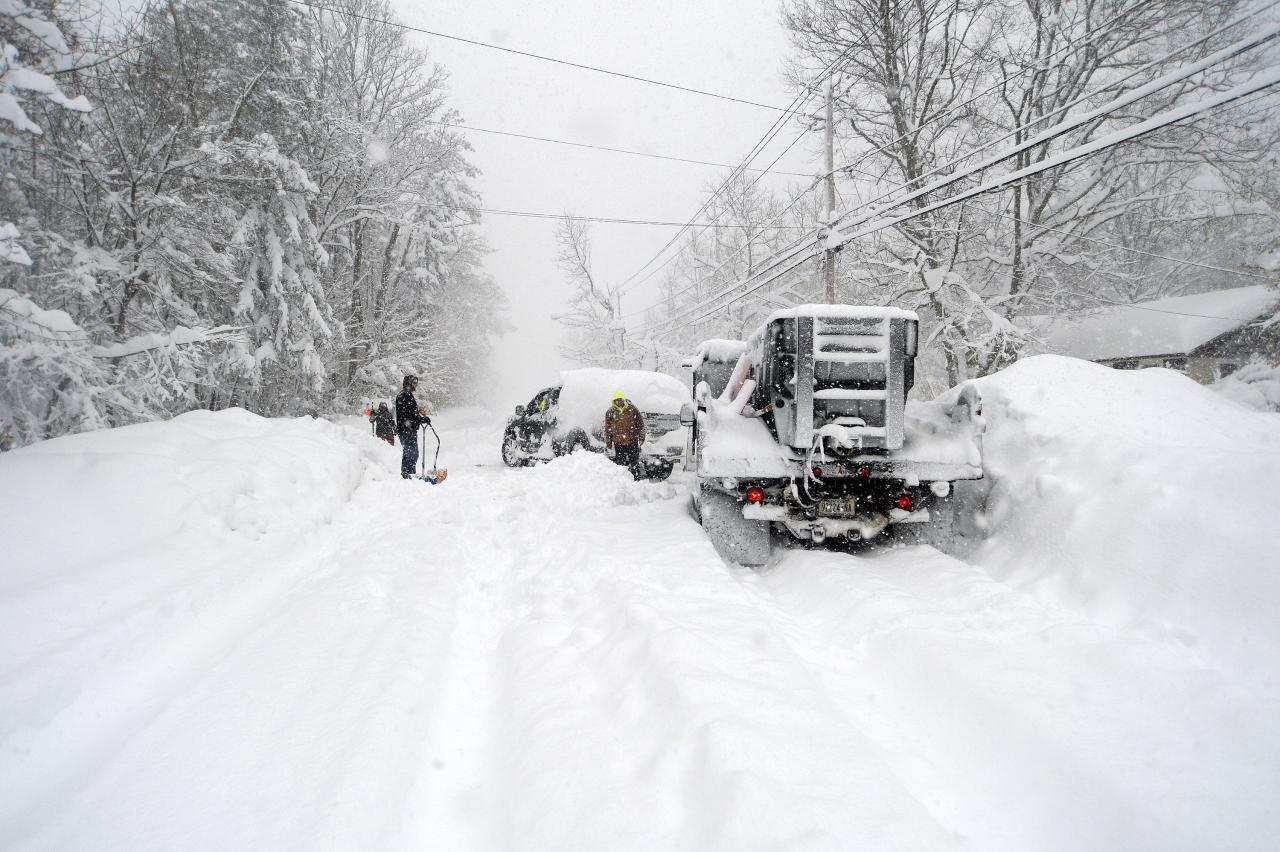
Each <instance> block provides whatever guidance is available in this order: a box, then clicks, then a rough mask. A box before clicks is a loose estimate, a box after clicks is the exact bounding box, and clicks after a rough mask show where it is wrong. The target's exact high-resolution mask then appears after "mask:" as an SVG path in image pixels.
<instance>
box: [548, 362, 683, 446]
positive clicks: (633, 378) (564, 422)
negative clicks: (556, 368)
mask: <svg viewBox="0 0 1280 852" xmlns="http://www.w3.org/2000/svg"><path fill="white" fill-rule="evenodd" d="M560 383H561V386H560V401H559V403H558V405H557V407H558V410H559V413H558V416H557V419H558V421H559V423H560V427H561V428H565V427H575V426H576V427H579V428H582V429H586V430H588V431H592V430H593V429H594V430H596V431H598V430H599V427H600V424H601V423H602V422H603V420H604V414H605V411H606V410H608V408H609V405H610V403H611V402H612V401H613V394H614V393H615V392H616V391H622V392H623V393H624V394H626V396H627V399H629V400H631V401H632V402H633V403H635V405H636V407H637V408H639V409H640V410H641V411H642V412H644V413H645V414H676V415H678V414H679V413H680V406H682V405H684V404H685V403H686V402H691V401H692V397H691V396H690V393H689V389H688V388H687V387H685V385H684V382H682V381H680V380H679V379H677V378H674V377H672V376H668V375H667V374H665V373H651V372H647V371H645V370H605V369H601V368H598V367H589V368H585V369H581V370H565V371H564V372H562V373H561V374H560Z"/></svg>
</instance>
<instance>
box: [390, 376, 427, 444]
mask: <svg viewBox="0 0 1280 852" xmlns="http://www.w3.org/2000/svg"><path fill="white" fill-rule="evenodd" d="M412 378H413V377H412V376H405V379H404V390H402V391H400V395H399V396H397V397H396V432H397V433H399V434H401V435H403V434H405V433H406V432H417V431H418V427H419V426H421V425H423V424H424V423H430V422H431V419H430V418H429V417H425V416H423V415H421V414H419V413H418V407H419V406H418V401H417V400H416V399H414V398H413V391H411V390H409V384H410V380H411V379H412Z"/></svg>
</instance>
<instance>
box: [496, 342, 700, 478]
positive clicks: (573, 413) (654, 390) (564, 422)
mask: <svg viewBox="0 0 1280 852" xmlns="http://www.w3.org/2000/svg"><path fill="white" fill-rule="evenodd" d="M619 390H620V391H622V392H623V393H624V394H626V396H627V398H628V399H630V400H631V401H632V402H633V403H635V406H636V408H638V409H640V413H641V415H643V417H644V427H645V428H644V431H645V442H644V444H643V445H642V446H641V448H640V462H641V464H642V465H643V466H644V469H645V473H646V475H647V476H648V477H649V478H650V479H666V478H667V477H669V476H670V475H671V471H672V469H673V468H674V467H675V465H676V464H678V463H679V461H680V459H681V456H682V455H683V452H684V447H685V444H686V440H685V429H683V428H682V427H681V424H680V412H681V410H682V408H683V406H685V405H687V404H688V403H689V400H690V396H689V389H688V388H687V387H686V386H685V385H684V384H683V383H682V382H681V381H680V380H679V379H677V378H675V377H674V376H668V375H664V374H662V373H654V372H649V371H646V370H604V369H599V368H595V367H588V368H584V369H580V370H565V371H564V372H562V373H561V374H560V384H558V385H554V386H552V387H549V388H544V389H542V390H540V391H539V392H538V393H536V394H534V396H533V399H531V400H530V401H529V404H528V405H517V406H516V410H515V416H514V417H511V418H509V419H508V420H507V426H506V429H505V430H504V431H503V435H502V460H503V462H504V463H506V464H507V465H508V466H510V467H522V466H524V465H531V464H537V463H538V462H542V461H550V460H551V459H552V458H554V457H556V456H562V455H567V454H568V453H572V452H574V451H576V450H580V449H583V450H591V451H593V452H598V453H603V452H604V451H605V445H604V436H603V430H604V415H605V412H606V411H608V409H609V405H610V404H611V403H612V402H613V394H614V392H615V391H619Z"/></svg>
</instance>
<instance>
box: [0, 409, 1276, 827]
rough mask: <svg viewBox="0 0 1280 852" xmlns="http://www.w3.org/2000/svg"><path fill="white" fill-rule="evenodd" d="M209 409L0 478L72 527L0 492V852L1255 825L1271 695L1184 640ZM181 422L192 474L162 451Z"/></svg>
mask: <svg viewBox="0 0 1280 852" xmlns="http://www.w3.org/2000/svg"><path fill="white" fill-rule="evenodd" d="M233 414H234V413H225V414H222V415H207V414H200V415H190V416H188V418H180V419H179V420H178V421H175V422H174V424H154V425H150V426H146V427H136V428H135V431H134V432H133V434H135V435H137V436H139V437H138V438H136V439H135V442H134V444H132V445H129V446H126V447H123V448H122V446H121V443H120V441H117V443H116V444H115V445H114V446H113V447H112V451H113V452H115V453H117V454H118V453H120V452H122V449H123V451H125V452H126V453H127V455H128V459H127V461H125V462H120V466H119V469H115V468H113V467H112V464H113V462H111V461H110V460H109V454H103V455H101V457H100V458H99V459H98V460H97V461H96V462H87V461H85V459H84V457H82V456H80V455H78V454H77V453H76V452H75V450H76V447H75V445H74V444H68V443H66V442H67V441H76V440H80V441H83V442H85V443H84V444H83V446H84V447H89V446H94V447H101V446H102V445H100V444H92V445H91V444H90V443H89V442H90V441H94V440H101V438H100V437H95V436H81V437H80V438H78V439H76V438H73V439H64V441H63V447H64V448H65V450H64V451H63V452H60V453H59V452H48V453H45V454H44V455H42V456H31V457H30V458H31V459H32V461H31V462H30V469H29V470H28V469H26V468H24V467H20V466H18V465H13V466H10V467H7V468H5V473H6V474H7V477H8V478H7V482H8V483H9V484H10V485H14V484H18V483H21V484H23V487H24V488H25V489H26V493H27V499H28V501H29V502H31V501H33V502H34V503H36V504H39V503H40V501H42V500H65V502H66V504H67V508H68V511H72V512H75V513H76V514H75V515H73V516H71V517H65V518H64V520H65V521H66V523H65V524H62V525H54V524H51V523H49V524H45V525H44V526H41V523H40V520H39V519H41V518H46V519H47V518H48V517H49V516H50V511H51V508H52V507H51V506H49V505H43V506H39V505H38V506H37V507H36V508H27V509H24V508H22V506H23V505H29V503H28V504H23V503H21V502H20V501H14V500H10V501H8V502H7V503H6V504H5V511H6V522H5V524H6V525H5V528H4V534H5V536H6V540H20V541H21V542H22V543H21V544H20V546H19V547H18V548H17V549H16V551H14V553H15V556H17V557H18V558H20V559H22V560H23V563H22V564H23V566H24V567H23V568H20V569H16V570H7V571H6V572H5V574H4V575H3V585H0V618H3V619H4V622H5V624H6V629H5V635H4V637H3V639H2V640H0V847H3V848H6V849H13V848H74V849H115V848H120V849H126V848H127V849H143V848H147V849H158V848H182V849H195V848H199V849H205V848H207V849H249V848H255V849H289V848H299V849H314V848H326V849H327V848H333V849H375V848H378V849H380V848H405V849H422V848H432V849H511V848H519V849H602V848H611V849H612V848H626V849H641V848H643V849H653V848H687V849H710V848H724V849H743V848H788V849H790V848H805V849H810V848H830V849H848V848H852V847H858V848H869V849H901V848H911V849H937V848H952V847H955V848H972V849H984V850H986V849H1010V850H1013V849H1017V850H1025V849H1041V850H1043V849H1082V848H1087V849H1112V848H1114V849H1133V848H1159V849H1177V848H1186V849H1202V848H1206V847H1216V848H1265V847H1267V846H1269V845H1270V844H1271V843H1273V842H1274V837H1275V836H1276V829H1277V828H1280V816H1278V814H1277V804H1276V803H1277V802H1280V773H1278V772H1277V768H1278V767H1280V758H1278V755H1280V732H1278V731H1277V729H1276V725H1275V721H1274V720H1275V718H1276V708H1277V699H1276V695H1275V694H1274V693H1271V692H1268V691H1266V689H1265V688H1264V687H1263V686H1256V685H1251V681H1248V680H1246V679H1244V678H1241V677H1234V676H1231V675H1228V674H1226V673H1224V672H1223V671H1222V670H1221V669H1219V668H1215V667H1214V666H1212V665H1210V664H1209V663H1208V662H1207V661H1206V660H1205V659H1203V658H1202V657H1201V656H1200V654H1199V652H1198V651H1197V650H1196V649H1195V648H1194V647H1190V646H1188V644H1187V643H1184V642H1177V641H1171V640H1164V639H1162V638H1161V637H1159V636H1153V635H1151V634H1150V633H1149V632H1137V631H1134V630H1127V629H1123V628H1120V627H1117V626H1115V625H1114V624H1108V623H1103V622H1101V621H1098V620H1095V619H1092V618H1090V617H1089V615H1088V614H1087V613H1086V612H1085V611H1083V610H1079V609H1067V608H1063V607H1061V606H1058V605H1055V604H1054V603H1052V602H1051V601H1049V600H1047V599H1043V598H1040V597H1036V596H1033V595H1032V594H1030V593H1028V592H1026V591H1020V590H1018V589H1017V588H1015V587H1013V586H1011V585H1007V584H1004V583H1001V582H999V581H998V580H997V579H995V578H994V577H993V575H992V574H991V573H990V572H988V571H985V570H984V569H983V568H982V567H980V566H975V565H969V564H965V563H963V562H960V561H958V560H956V559H952V558H950V557H948V556H945V555H943V554H941V553H938V552H937V551H934V550H931V549H928V548H923V547H913V548H903V549H897V550H882V551H872V552H869V553H866V554H861V555H852V554H847V553H837V552H829V551H802V550H792V551H788V552H786V553H785V554H783V555H782V557H781V558H780V559H779V560H778V562H777V563H776V564H775V565H773V566H771V567H770V568H768V569H766V570H763V571H759V572H752V571H745V570H742V569H737V568H732V567H729V566H726V565H725V564H724V563H722V562H721V561H720V560H719V559H718V558H717V557H716V555H715V553H714V551H713V550H712V548H711V546H710V545H709V544H708V542H707V541H706V539H705V537H704V536H703V535H702V532H701V529H700V528H699V527H698V525H697V524H696V522H695V521H693V520H692V519H691V518H690V516H689V514H688V512H687V508H686V504H687V498H686V497H685V491H684V488H683V486H682V484H681V483H680V482H679V481H673V482H670V483H662V484H652V483H640V484H636V483H631V482H630V481H629V478H628V477H627V476H626V475H625V473H624V472H623V471H621V470H619V469H617V468H614V467H613V466H612V465H610V464H608V462H607V461H605V460H604V459H602V458H600V457H598V456H593V455H590V454H579V455H575V456H573V457H571V458H568V459H563V460H560V461H557V462H555V463H553V464H551V465H546V466H542V467H538V468H531V469H522V470H508V469H506V468H503V467H502V466H501V464H500V462H499V461H498V440H497V437H498V435H499V434H500V433H499V430H498V427H497V425H495V424H494V423H493V422H492V421H491V420H488V419H486V418H482V417H481V416H479V415H478V414H476V413H471V414H467V413H464V412H459V413H458V416H457V417H454V418H449V417H447V416H442V417H441V418H439V425H445V424H446V423H447V424H448V425H447V426H446V428H445V429H444V430H443V435H444V439H445V449H446V452H445V457H444V458H442V462H443V461H447V462H448V465H449V466H450V468H451V474H450V478H449V480H448V481H447V483H445V484H443V485H441V486H438V487H430V486H426V485H424V484H421V483H406V482H402V481H400V480H399V479H398V478H397V477H396V476H395V475H394V473H393V471H394V468H395V466H396V452H395V451H394V450H392V449H391V448H389V447H386V446H385V445H379V444H377V443H376V442H374V441H373V439H372V438H368V437H366V436H364V435H362V434H356V432H355V430H354V429H351V428H348V427H334V426H327V425H325V424H310V421H294V422H292V423H286V425H285V426H284V427H280V426H278V425H277V424H276V423H274V422H272V421H261V420H258V419H256V418H251V417H250V416H249V415H239V416H238V418H235V429H233V430H231V432H232V433H234V434H231V433H229V432H228V431H227V429H226V428H224V426H223V425H220V424H225V422H227V420H226V418H232V415H233ZM192 418H196V419H192ZM218 418H223V420H222V421H219V420H218ZM450 421H452V422H450ZM184 422H187V423H188V426H187V428H188V429H191V430H193V431H194V432H198V433H199V439H200V446H204V447H206V448H207V452H208V458H201V457H199V454H198V453H195V452H194V451H193V450H192V449H191V446H189V445H186V444H182V445H181V446H177V445H175V446H176V448H175V449H174V450H173V453H174V456H173V458H171V459H167V460H166V459H164V458H162V456H163V455H164V452H163V451H162V449H163V448H160V449H157V447H159V446H160V445H162V444H163V440H161V439H160V438H157V436H160V435H168V434H170V432H172V431H173V430H175V429H177V428H178V426H179V424H183V423H184ZM192 424H194V425H192ZM261 424H267V425H266V426H263V425H261ZM322 427H323V428H322ZM147 429H150V430H152V431H151V432H139V431H136V430H147ZM165 429H167V430H170V432H162V431H161V430H165ZM237 430H239V431H237ZM282 430H292V432H288V433H287V434H281V433H282ZM129 431H130V430H117V432H116V435H121V434H128V433H129ZM272 441H276V442H277V443H276V444H274V445H273V444H272ZM307 441H310V442H311V444H309V445H306V446H304V447H301V448H300V447H299V445H300V443H302V444H305V443H306V442H307ZM54 443H56V442H54ZM179 443H180V442H179ZM249 443H252V445H253V449H252V450H248V449H245V447H246V446H248V445H249ZM224 445H225V447H224ZM219 447H224V449H225V448H229V449H225V452H226V455H225V457H223V456H220V455H219V453H221V452H223V450H219V449H218V448H219ZM335 447H338V449H335ZM344 447H345V448H346V450H345V455H344V454H343V450H342V448H344ZM290 453H296V454H297V455H296V456H290ZM193 454H194V456H195V457H193ZM237 454H239V455H237ZM246 454H248V455H246ZM179 456H180V457H181V459H180V460H179V461H175V459H178V457H179ZM233 458H234V459H237V460H239V461H244V460H245V459H246V458H248V459H249V460H250V461H252V465H250V467H252V468H253V469H254V470H256V471H257V473H256V474H254V473H244V472H243V471H241V472H231V471H229V470H228V464H229V461H227V460H230V459H233ZM104 459H105V460H104ZM149 465H154V470H152V468H151V467H149ZM362 468H363V469H364V470H365V471H366V472H363V473H362V472H361V470H362ZM37 469H39V470H41V471H44V472H45V474H47V477H52V479H53V481H56V482H58V483H60V487H63V488H65V484H66V483H67V482H80V483H83V487H84V489H86V490H87V491H86V492H83V493H79V494H68V493H66V492H62V493H61V496H60V495H59V493H58V492H57V491H55V490H54V489H52V488H49V489H46V490H44V491H42V490H41V488H42V486H41V485H40V483H39V482H37V481H36V479H35V478H34V472H35V471H36V470H37ZM125 470H127V471H128V472H129V475H130V476H133V477H135V478H137V481H140V482H148V481H152V480H148V479H147V476H148V475H149V474H150V473H154V477H153V480H154V481H155V482H169V479H166V477H169V478H171V479H172V480H173V481H174V482H179V481H186V482H188V483H191V484H195V485H205V484H206V480H203V479H201V476H207V477H208V483H214V484H213V485H209V487H208V493H207V501H208V505H210V506H213V505H214V504H215V503H217V501H218V500H219V499H220V498H219V497H218V495H219V494H220V493H222V492H221V491H219V487H221V486H219V485H218V483H221V482H222V480H219V479H218V477H219V476H221V477H223V478H224V479H226V480H227V481H228V482H229V484H227V485H226V488H225V489H224V490H225V493H226V494H230V495H232V496H233V497H234V498H235V499H229V500H224V501H222V503H220V504H218V505H219V506H220V508H219V509H218V510H217V511H214V512H211V513H210V514H209V516H208V517H207V518H203V519H201V520H199V521H192V520H191V519H190V517H191V512H192V511H195V510H197V509H198V508H199V507H200V505H201V504H200V499H201V498H200V497H199V496H198V495H197V496H196V497H193V498H191V499H192V500H194V501H195V502H194V503H193V504H184V505H179V506H169V505H166V502H170V503H171V502H172V501H173V500H174V499H175V496H174V494H171V493H169V492H168V491H166V490H165V488H164V487H163V486H161V485H155V487H154V488H153V490H154V491H155V492H156V493H154V494H151V495H150V496H148V495H146V494H141V493H139V494H134V495H132V498H131V499H125V497H126V495H123V494H117V495H115V497H116V498H117V499H118V500H119V501H120V505H110V504H107V503H106V502H105V500H104V498H105V497H106V496H108V495H104V494H101V493H97V492H95V491H94V489H95V488H99V487H105V486H103V485H102V483H107V482H115V481H116V480H117V479H118V476H119V475H123V472H124V471H125ZM281 471H288V472H290V473H287V474H285V475H284V477H283V478H284V479H286V480H288V479H290V478H291V479H292V481H286V482H280V481H279V479H280V478H281V477H280V476H279V475H278V474H279V473H280V472H281ZM61 474H66V476H61ZM47 477H45V476H42V477H41V479H42V480H43V479H45V478H47ZM113 477H114V478H113ZM33 491H34V493H31V492H33ZM86 495H87V496H86ZM90 499H92V500H96V501H99V503H101V504H102V505H101V507H100V514H101V515H102V516H101V517H96V518H87V519H85V521H84V524H83V525H81V524H80V523H78V522H77V521H76V520H75V519H76V518H78V516H79V513H80V512H82V511H83V508H84V507H83V505H82V504H83V502H84V501H85V500H90ZM237 500H238V501H240V502H238V503H237ZM128 518H132V519H133V526H132V527H131V528H130V529H131V530H132V531H131V532H129V533H128V534H123V533H121V532H120V529H121V527H120V526H119V525H121V524H126V525H127V524H128V521H127V520H126V519H128ZM140 518H141V519H142V520H139V519H140ZM113 530H114V535H115V536H117V537H119V538H120V539H121V540H122V548H119V549H114V550H113V548H112V546H111V544H110V543H111V542H112V541H113V540H115V539H114V538H113ZM10 536H15V537H16V538H14V539H9V538H8V537H10ZM51 553H55V554H56V557H54V558H50V554H51Z"/></svg>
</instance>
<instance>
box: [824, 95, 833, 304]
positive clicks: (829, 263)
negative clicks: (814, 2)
mask: <svg viewBox="0 0 1280 852" xmlns="http://www.w3.org/2000/svg"><path fill="white" fill-rule="evenodd" d="M834 88H835V87H834V84H833V83H832V78H831V77H828V78H827V128H826V135H827V140H826V142H827V144H826V149H827V151H826V153H827V217H826V219H827V221H826V227H824V228H823V229H822V232H823V233H824V234H825V235H826V236H828V237H830V236H831V223H832V222H834V221H835V218H836V134H835V106H834V104H833V101H834V100H835V92H834ZM823 268H824V269H825V270H826V277H827V288H826V289H827V304H828V305H834V304H835V303H836V250H835V249H832V248H829V249H827V251H826V254H825V255H824V260H823Z"/></svg>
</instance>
